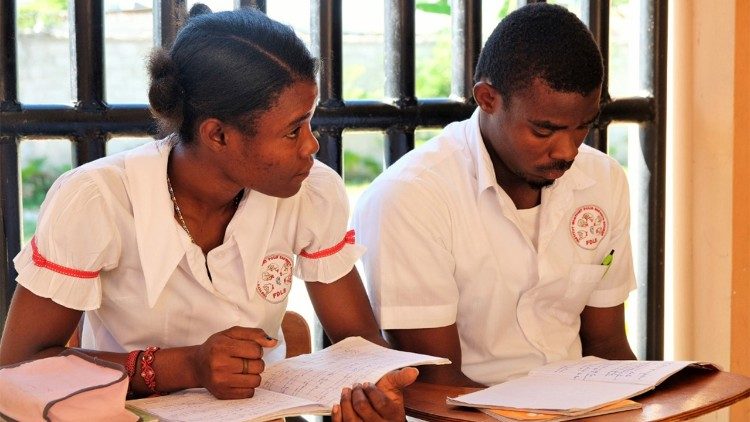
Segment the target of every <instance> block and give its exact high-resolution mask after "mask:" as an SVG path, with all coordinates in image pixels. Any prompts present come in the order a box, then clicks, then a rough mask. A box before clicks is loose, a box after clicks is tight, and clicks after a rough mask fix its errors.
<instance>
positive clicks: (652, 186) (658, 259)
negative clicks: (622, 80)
mask: <svg viewBox="0 0 750 422" xmlns="http://www.w3.org/2000/svg"><path fill="white" fill-rule="evenodd" d="M668 9H669V6H668V1H667V0H654V1H652V2H651V1H642V2H641V19H642V22H643V23H642V27H641V45H642V46H643V48H644V49H645V51H646V54H644V56H645V57H646V58H647V59H646V60H644V61H642V62H641V80H642V81H644V85H645V88H646V89H647V90H648V91H650V92H652V94H653V97H654V104H655V114H656V115H655V118H654V119H653V120H651V121H650V122H647V123H645V124H643V125H642V126H641V139H642V142H641V145H642V148H643V155H644V158H645V161H646V166H648V170H649V171H648V174H649V175H650V176H651V177H650V179H649V180H648V185H647V186H648V187H647V191H646V195H647V201H648V217H647V218H645V219H644V220H645V221H647V222H649V223H648V231H647V233H648V239H647V241H646V243H647V248H648V262H647V267H648V270H647V273H648V278H647V280H648V284H647V286H646V291H645V295H646V300H645V301H643V300H641V302H646V304H647V305H646V306H647V309H646V313H645V315H646V323H645V324H644V325H646V358H647V359H653V360H660V359H663V358H664V209H665V206H666V195H665V192H666V169H665V166H666V139H667V138H666V137H667V123H666V119H667V104H666V99H667V96H666V94H667V30H668V28H667V16H668V15H667V13H668ZM639 294H640V293H639ZM643 314H644V313H641V315H643Z"/></svg>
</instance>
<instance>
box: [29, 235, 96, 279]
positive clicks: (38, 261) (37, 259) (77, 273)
mask: <svg viewBox="0 0 750 422" xmlns="http://www.w3.org/2000/svg"><path fill="white" fill-rule="evenodd" d="M31 250H32V251H33V252H34V254H33V255H32V257H31V259H32V260H33V261H34V265H36V266H37V267H41V268H47V269H48V270H51V271H54V272H56V273H58V274H62V275H67V276H70V277H76V278H96V277H99V271H83V270H76V269H75V268H68V267H63V266H62V265H58V264H55V263H54V262H51V261H47V258H45V257H43V256H42V254H41V253H39V249H37V247H36V237H32V238H31Z"/></svg>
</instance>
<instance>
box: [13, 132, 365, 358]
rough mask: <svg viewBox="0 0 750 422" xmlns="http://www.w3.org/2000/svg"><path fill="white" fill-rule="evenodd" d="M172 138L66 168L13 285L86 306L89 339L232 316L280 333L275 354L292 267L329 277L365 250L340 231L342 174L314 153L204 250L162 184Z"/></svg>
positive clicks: (205, 331)
mask: <svg viewBox="0 0 750 422" xmlns="http://www.w3.org/2000/svg"><path fill="white" fill-rule="evenodd" d="M171 146H172V144H171V143H170V142H169V141H168V140H162V141H156V142H152V143H149V144H146V145H143V146H141V147H139V148H136V149H134V150H131V151H127V152H124V153H121V154H118V155H114V156H111V157H107V158H103V159H100V160H97V161H94V162H91V163H89V164H86V165H83V166H81V167H78V168H76V169H73V170H71V171H69V172H67V173H66V174H64V175H63V176H61V177H60V178H59V179H58V180H57V181H56V182H55V184H54V185H53V186H52V188H51V189H50V191H49V193H48V194H47V198H46V199H45V201H44V203H43V205H42V208H41V210H40V214H39V220H38V225H37V230H36V233H35V235H34V240H33V241H32V242H29V244H28V245H26V246H25V247H24V249H23V250H22V251H21V252H20V253H19V254H18V256H16V258H15V259H14V263H15V266H16V269H17V271H18V278H17V281H18V283H19V284H21V285H23V286H24V287H26V288H27V289H29V290H30V291H32V292H33V293H35V294H36V295H38V296H42V297H46V298H51V299H52V300H54V301H55V302H57V303H59V304H61V305H63V306H66V307H69V308H73V309H80V310H85V311H87V312H86V323H85V324H84V332H83V341H82V346H83V347H86V348H91V349H96V350H108V351H115V352H124V351H129V350H133V349H142V348H144V347H145V346H147V345H157V346H160V347H178V346H186V345H195V344H202V343H203V342H204V341H205V340H206V339H207V338H208V337H209V336H210V335H211V334H213V333H216V332H218V331H222V330H224V329H227V328H229V327H231V326H235V325H239V326H245V327H257V328H262V329H263V330H265V331H266V333H268V334H269V335H272V336H278V337H279V339H280V340H281V343H282V347H277V348H276V349H275V350H274V351H273V352H267V354H266V360H268V361H271V360H274V359H276V358H282V357H283V356H284V349H285V348H284V347H283V338H282V337H281V332H280V329H279V328H280V325H281V320H282V318H283V315H284V312H285V310H286V304H287V298H288V295H289V291H290V290H291V288H292V274H294V275H295V276H297V277H299V278H301V279H303V280H307V281H319V282H324V283H328V282H332V281H335V280H337V279H338V278H340V277H341V276H343V275H345V274H346V273H348V272H349V271H350V270H351V269H352V267H353V266H354V263H355V262H356V260H357V259H358V258H359V257H360V256H361V254H362V253H363V251H364V248H363V247H362V246H360V245H355V244H354V240H353V233H347V226H346V225H347V218H348V202H347V198H346V192H345V190H344V187H343V183H342V182H341V178H340V177H339V176H338V175H337V174H336V173H335V172H334V171H333V170H331V169H330V168H328V167H326V166H325V165H323V164H321V163H319V162H317V161H316V162H315V164H314V166H313V168H312V171H311V172H310V176H309V177H308V178H307V179H306V180H305V181H304V182H303V183H302V187H301V189H300V191H299V192H298V193H297V194H296V195H294V196H292V197H290V198H276V197H271V196H267V195H264V194H261V193H259V192H256V191H248V190H246V191H245V195H244V196H243V199H242V201H241V202H240V204H239V206H238V209H237V211H236V213H235V215H234V217H233V218H232V220H231V221H230V223H229V225H228V226H227V228H226V233H225V236H224V242H223V244H221V245H220V246H218V247H216V248H215V249H213V250H212V251H210V252H209V253H208V255H207V256H204V255H203V252H202V251H201V249H200V247H198V246H197V245H195V244H193V243H192V242H191V241H190V239H189V237H188V235H187V233H186V232H185V231H184V230H183V229H182V227H181V226H180V225H179V223H178V222H177V221H176V220H175V218H174V214H173V212H174V211H173V204H172V202H171V200H170V196H169V192H168V190H167V181H166V172H167V159H168V156H169V151H170V149H171ZM206 267H208V270H210V274H211V278H210V279H209V276H208V274H209V273H208V270H207V268H206Z"/></svg>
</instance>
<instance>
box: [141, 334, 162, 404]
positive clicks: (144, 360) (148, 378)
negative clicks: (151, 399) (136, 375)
mask: <svg viewBox="0 0 750 422" xmlns="http://www.w3.org/2000/svg"><path fill="white" fill-rule="evenodd" d="M157 350H159V348H158V347H156V346H148V347H147V348H146V350H144V351H143V355H142V356H141V378H143V381H144V382H145V383H146V387H148V389H149V390H151V393H153V394H155V395H159V392H158V391H156V372H154V368H153V367H152V366H151V365H153V363H154V353H156V351H157Z"/></svg>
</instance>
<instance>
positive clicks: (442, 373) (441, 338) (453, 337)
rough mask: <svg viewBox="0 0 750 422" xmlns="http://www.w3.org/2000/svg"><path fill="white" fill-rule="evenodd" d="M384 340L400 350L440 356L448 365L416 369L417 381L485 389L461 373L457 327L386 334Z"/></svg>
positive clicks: (389, 332)
mask: <svg viewBox="0 0 750 422" xmlns="http://www.w3.org/2000/svg"><path fill="white" fill-rule="evenodd" d="M386 338H387V340H388V342H389V343H391V345H392V346H393V347H394V348H396V349H399V350H405V351H407V352H414V353H422V354H427V355H432V356H440V357H444V358H447V359H450V361H451V364H450V365H425V366H422V367H420V368H419V378H418V380H419V381H423V382H429V383H433V384H443V385H456V386H465V387H485V385H482V384H479V383H478V382H474V381H472V380H471V379H470V378H469V377H467V376H466V375H465V374H464V373H463V372H461V343H460V342H459V339H458V329H457V328H456V324H451V325H449V326H447V327H439V328H421V329H411V330H388V331H386Z"/></svg>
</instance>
